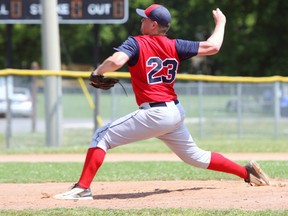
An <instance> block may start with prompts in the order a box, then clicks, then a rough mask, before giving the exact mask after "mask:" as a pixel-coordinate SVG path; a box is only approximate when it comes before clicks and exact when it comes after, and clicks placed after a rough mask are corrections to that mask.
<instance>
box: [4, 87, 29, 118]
mask: <svg viewBox="0 0 288 216" xmlns="http://www.w3.org/2000/svg"><path fill="white" fill-rule="evenodd" d="M10 111H11V114H12V115H13V116H21V117H30V116H31V115H32V97H31V94H30V91H29V89H27V88H18V87H17V88H14V89H13V94H12V96H11V110H10ZM6 112H7V100H6V97H3V96H2V97H1V98H0V116H6Z"/></svg>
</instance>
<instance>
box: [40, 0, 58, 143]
mask: <svg viewBox="0 0 288 216" xmlns="http://www.w3.org/2000/svg"><path fill="white" fill-rule="evenodd" d="M41 4H42V8H43V10H42V11H43V12H42V17H41V19H42V22H41V34H42V58H43V69H46V70H53V71H60V70H61V57H60V40H59V23H58V14H57V11H56V8H57V0H41ZM61 81H62V79H61V76H47V77H45V87H44V89H45V117H46V145H47V146H60V145H61V144H62V102H61V101H62V85H61V84H62V82H61Z"/></svg>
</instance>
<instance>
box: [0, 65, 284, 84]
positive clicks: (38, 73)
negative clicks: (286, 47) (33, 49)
mask: <svg viewBox="0 0 288 216" xmlns="http://www.w3.org/2000/svg"><path fill="white" fill-rule="evenodd" d="M90 73H91V72H85V71H66V70H61V71H53V70H22V69H9V68H8V69H3V70H0V76H9V75H10V76H13V75H14V76H63V77H74V78H79V77H80V78H87V77H89V75H90ZM105 76H109V77H117V78H125V79H127V78H130V74H129V73H128V72H110V73H107V74H105ZM177 79H179V80H191V81H205V82H242V83H267V82H288V77H284V76H269V77H239V76H233V77H231V76H211V75H196V74H177Z"/></svg>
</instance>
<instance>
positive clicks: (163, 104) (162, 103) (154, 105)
mask: <svg viewBox="0 0 288 216" xmlns="http://www.w3.org/2000/svg"><path fill="white" fill-rule="evenodd" d="M173 102H174V104H175V105H177V104H178V103H179V101H178V100H174V101H173ZM149 106H150V107H166V106H167V104H166V102H153V103H149ZM140 109H143V108H142V107H140Z"/></svg>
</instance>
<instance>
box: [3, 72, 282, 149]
mask: <svg viewBox="0 0 288 216" xmlns="http://www.w3.org/2000/svg"><path fill="white" fill-rule="evenodd" d="M71 74H73V72H71ZM87 74H88V73H87ZM0 75H1V74H0ZM10 77H11V76H10ZM12 77H13V86H12V88H13V89H14V90H13V91H14V93H15V95H16V94H19V95H20V94H24V95H25V94H27V95H26V96H27V97H26V98H25V97H24V96H23V95H22V96H23V98H22V99H23V101H21V100H20V99H19V98H18V99H19V100H18V101H17V98H16V97H15V98H11V100H10V103H11V104H10V109H11V110H10V111H11V112H10V114H11V116H10V118H9V119H8V118H7V113H6V110H7V109H6V108H4V109H2V111H1V107H2V108H3V107H5V106H4V105H3V104H4V103H7V100H6V98H5V96H4V92H5V91H4V89H8V88H7V86H6V83H7V82H6V80H7V78H6V76H0V90H1V94H0V103H1V104H0V106H1V107H0V112H2V113H1V114H0V115H1V118H0V145H1V146H5V145H6V147H19V146H21V142H23V139H29V140H30V141H31V143H34V144H35V145H37V143H42V144H41V145H45V134H46V130H47V125H46V120H45V117H46V115H45V94H44V93H45V82H44V79H45V76H43V77H41V76H24V75H21V76H15V75H13V76H12ZM83 77H85V76H83ZM127 77H128V76H127ZM179 77H180V79H179V80H178V81H177V82H176V84H175V89H176V92H177V94H178V97H179V100H180V102H181V104H182V105H183V106H184V108H185V110H186V122H185V123H186V125H187V127H188V128H189V130H190V132H191V134H192V135H193V137H194V138H199V139H200V138H208V139H227V138H231V139H233V138H235V139H239V138H240V139H242V138H243V139H244V138H249V139H250V138H255V139H260V138H284V139H285V138H287V140H288V82H286V80H284V81H279V80H276V81H271V82H267V81H264V82H261V80H260V81H257V82H255V80H253V81H252V82H249V81H245V82H237V81H235V82H233V81H231V80H229V81H227V80H226V81H215V80H212V81H209V80H207V77H206V78H205V79H201V77H200V78H199V77H194V78H193V79H191V80H189V79H188V78H189V77H188V78H185V79H181V76H179ZM208 78H209V77H208ZM197 79H199V80H197ZM224 80H225V79H224ZM120 82H121V83H122V85H123V86H124V88H125V89H126V92H127V95H126V94H125V92H124V90H123V89H122V87H121V85H116V86H115V87H114V88H112V89H111V90H108V91H101V90H95V89H93V88H92V87H89V85H88V83H85V86H86V87H87V89H86V90H88V92H86V93H85V91H84V90H85V89H83V84H82V86H81V83H79V80H77V77H73V76H72V77H69V76H67V75H66V76H64V77H62V95H61V109H62V112H61V113H62V120H61V122H59V124H61V126H60V127H61V129H63V135H62V136H63V143H66V142H69V143H74V142H75V143H76V142H78V141H79V142H83V140H80V139H81V138H82V139H85V140H84V142H85V143H88V142H89V141H90V138H91V136H92V134H93V132H94V126H95V123H98V125H101V124H105V123H107V122H110V121H113V120H115V119H116V118H118V117H121V116H123V115H125V114H128V113H129V112H131V111H134V110H135V109H138V107H137V105H136V102H135V98H134V94H133V91H132V87H131V84H130V80H129V79H124V78H123V79H121V81H120ZM86 87H85V88H86ZM21 90H24V91H22V92H21ZM96 91H98V94H95V93H96ZM19 92H20V93H19ZM15 95H14V96H15ZM95 95H98V97H97V98H95ZM19 97H20V96H19ZM13 100H15V101H13ZM91 100H92V103H93V105H94V104H95V107H94V106H92V105H91ZM163 100H164V101H165V99H163ZM25 104H26V107H25ZM29 104H30V105H29ZM29 107H30V111H29V112H28V111H27V109H29ZM17 109H18V113H17V111H16V110H17ZM21 109H22V111H23V113H22V114H21ZM25 109H26V110H25ZM95 109H96V110H97V111H98V114H97V119H96V117H95V112H94V111H95ZM72 135H73V136H72ZM23 137H24V138H23ZM71 137H73V140H71V139H72V138H71ZM75 137H76V138H75ZM31 145H32V144H31Z"/></svg>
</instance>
